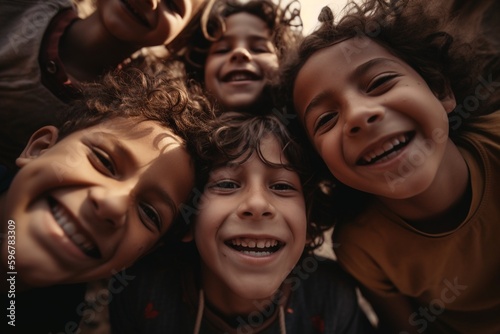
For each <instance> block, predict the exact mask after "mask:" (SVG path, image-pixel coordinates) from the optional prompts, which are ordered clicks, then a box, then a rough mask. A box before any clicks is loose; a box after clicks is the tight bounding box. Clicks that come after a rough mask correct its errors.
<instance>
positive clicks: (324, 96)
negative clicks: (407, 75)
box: [302, 58, 398, 124]
mask: <svg viewBox="0 0 500 334" xmlns="http://www.w3.org/2000/svg"><path fill="white" fill-rule="evenodd" d="M382 64H388V65H394V64H398V63H397V62H396V61H394V60H391V59H388V58H374V59H370V60H369V61H367V62H366V63H363V64H361V65H359V66H358V67H356V69H354V71H353V72H352V73H351V74H350V75H349V80H351V79H353V78H356V77H359V76H361V75H363V74H364V73H365V72H367V71H368V70H370V69H371V68H373V67H375V66H379V65H382ZM331 97H333V93H332V92H330V91H327V90H324V91H322V92H321V93H319V94H317V95H316V96H314V98H313V99H312V100H311V102H309V104H308V105H307V107H306V110H305V111H304V117H303V119H302V122H303V123H304V124H305V121H306V118H307V115H308V114H309V113H310V112H311V111H312V110H313V109H314V108H316V107H317V106H319V105H321V103H323V102H324V101H326V100H328V99H329V98H331Z"/></svg>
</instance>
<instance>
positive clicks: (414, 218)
mask: <svg viewBox="0 0 500 334" xmlns="http://www.w3.org/2000/svg"><path fill="white" fill-rule="evenodd" d="M468 186H469V170H468V168H467V164H466V162H465V160H464V158H463V156H462V154H461V153H460V151H459V150H458V147H457V146H455V144H453V142H451V140H448V145H447V149H446V151H445V154H444V156H443V160H442V163H441V165H440V166H439V168H438V172H437V174H436V176H435V177H434V180H433V182H432V183H431V184H430V186H429V187H428V188H427V189H426V190H424V191H423V192H422V193H420V194H418V195H416V196H414V197H411V198H405V199H396V200H395V199H388V198H379V200H380V201H381V202H382V203H384V205H386V206H387V207H388V208H389V209H390V210H391V211H393V212H395V213H396V214H397V215H398V216H400V217H401V218H403V219H405V220H406V221H407V222H410V224H411V225H413V226H414V227H416V228H418V229H421V227H422V226H426V227H425V228H424V230H427V231H428V232H434V233H439V232H445V231H447V230H450V229H452V228H453V227H456V226H457V225H458V224H460V223H461V222H462V221H463V219H464V218H465V216H466V215H467V213H468V209H469V206H470V196H469V195H470V190H469V191H468V189H469V187H468ZM464 213H465V214H464Z"/></svg>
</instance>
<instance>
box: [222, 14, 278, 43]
mask: <svg viewBox="0 0 500 334" xmlns="http://www.w3.org/2000/svg"><path fill="white" fill-rule="evenodd" d="M225 23H226V31H225V32H224V37H231V36H233V35H234V36H241V35H243V36H244V35H253V36H261V37H264V38H269V36H270V34H271V31H270V29H269V27H268V26H267V24H266V23H265V22H264V20H262V19H261V18H259V17H258V16H255V15H253V14H250V13H246V12H240V13H236V14H232V15H230V16H228V17H227V18H226V20H225Z"/></svg>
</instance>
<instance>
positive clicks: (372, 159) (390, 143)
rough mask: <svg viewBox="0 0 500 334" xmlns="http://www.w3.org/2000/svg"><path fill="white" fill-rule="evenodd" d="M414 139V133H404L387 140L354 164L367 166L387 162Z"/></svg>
mask: <svg viewBox="0 0 500 334" xmlns="http://www.w3.org/2000/svg"><path fill="white" fill-rule="evenodd" d="M414 137H415V132H406V133H403V134H399V135H396V136H394V137H392V138H389V139H387V140H386V141H384V142H383V143H381V145H379V146H378V147H376V148H374V149H372V150H370V151H369V152H368V153H366V154H363V156H362V157H361V158H359V159H358V161H357V162H356V164H357V165H358V166H367V165H373V164H375V163H381V162H384V161H386V160H389V159H390V158H391V157H393V156H394V155H396V154H397V152H398V151H400V150H401V149H403V148H404V147H406V146H407V145H408V144H409V143H410V142H411V141H412V140H413V138H414Z"/></svg>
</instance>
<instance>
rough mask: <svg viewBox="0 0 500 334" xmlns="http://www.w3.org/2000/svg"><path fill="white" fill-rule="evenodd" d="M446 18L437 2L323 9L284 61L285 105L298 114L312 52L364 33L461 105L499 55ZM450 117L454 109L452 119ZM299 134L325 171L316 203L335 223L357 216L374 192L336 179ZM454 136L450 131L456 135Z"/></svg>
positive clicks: (383, 1) (376, 2) (370, 0)
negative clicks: (298, 82)
mask: <svg viewBox="0 0 500 334" xmlns="http://www.w3.org/2000/svg"><path fill="white" fill-rule="evenodd" d="M431 8H432V9H433V10H434V12H433V11H431ZM445 17H446V15H444V14H443V13H440V12H438V11H436V6H430V5H429V3H428V2H426V1H422V0H365V1H362V2H360V1H357V2H356V3H355V2H353V1H351V2H350V3H348V4H347V6H346V7H345V8H344V15H343V16H342V17H341V18H340V19H339V18H336V17H335V16H334V15H333V13H332V11H331V9H330V8H328V7H325V8H323V10H322V11H321V13H320V15H319V17H318V20H319V21H320V22H322V23H321V25H320V27H319V28H318V29H317V30H316V31H314V32H313V33H312V34H310V35H309V36H307V37H305V38H304V40H303V41H302V43H301V44H300V46H299V50H298V52H297V53H296V54H293V55H290V57H288V58H287V59H286V61H285V62H284V64H282V68H281V73H280V76H281V80H280V81H281V88H280V89H281V92H280V95H281V98H282V101H286V102H283V103H284V104H286V107H287V110H288V111H290V112H292V113H294V106H293V99H292V98H290V97H291V96H292V95H293V88H294V85H295V79H296V77H297V74H298V73H299V71H300V70H301V68H302V67H303V66H304V64H305V63H306V62H307V61H308V60H309V58H310V57H311V56H312V55H313V54H314V53H316V52H317V51H319V50H322V49H324V48H327V47H329V46H332V45H334V44H337V43H340V42H342V41H344V40H346V39H350V38H355V37H364V38H369V39H370V40H372V41H374V42H375V43H377V44H379V45H381V46H382V47H384V48H386V49H387V50H388V51H389V52H391V53H392V54H394V55H395V56H396V57H398V58H400V59H402V60H403V61H405V62H406V63H407V64H409V65H410V66H411V67H412V68H413V69H415V70H416V71H417V72H418V73H419V74H420V75H421V76H422V77H423V79H424V80H425V81H426V83H427V84H428V86H429V87H430V89H431V90H432V91H433V92H434V93H435V94H436V95H437V96H438V97H443V96H444V95H445V94H446V93H447V92H448V89H450V88H451V90H452V91H453V93H454V95H455V98H456V100H457V105H460V104H461V103H462V102H463V101H465V100H466V98H468V97H470V96H475V91H474V90H475V89H476V87H477V86H478V77H479V76H480V75H485V74H486V75H488V74H491V73H493V72H489V71H490V70H491V69H492V68H493V67H491V66H492V64H493V63H495V61H496V62H498V53H496V52H495V50H494V49H492V48H491V46H490V45H489V44H488V43H487V42H486V40H484V39H482V38H480V36H478V38H476V39H474V40H473V41H468V43H466V42H465V41H463V40H462V39H460V36H458V35H457V36H452V35H451V34H450V33H447V32H445V29H444V28H445V27H447V22H445V21H444V18H445ZM368 47H369V46H368ZM497 68H498V67H497ZM496 73H498V72H496ZM495 77H496V76H495ZM332 80H334V79H332ZM496 95H498V93H497V94H496ZM485 110H487V109H486V104H484V105H483V108H477V110H476V111H475V112H476V114H477V115H479V114H481V113H485ZM452 116H453V113H452V114H450V120H451V117H452ZM457 133H458V131H457ZM297 135H298V136H301V137H303V142H304V143H306V145H308V147H309V149H308V150H307V151H308V152H311V156H310V157H309V159H311V161H313V163H314V165H315V166H316V167H315V168H316V170H317V172H318V175H321V177H320V179H319V180H318V182H319V183H320V185H321V188H322V189H323V190H324V191H323V192H322V193H320V198H319V199H318V200H317V203H318V206H320V204H319V203H325V205H326V206H325V207H323V209H324V211H322V212H324V213H325V215H327V216H330V217H331V219H332V220H335V221H337V222H341V221H349V220H351V219H353V218H354V217H355V216H356V215H357V214H358V213H359V212H361V211H362V209H363V206H364V205H366V203H367V201H368V200H369V198H370V196H369V195H368V194H366V193H362V192H360V191H358V190H355V189H351V188H349V187H347V186H345V185H343V184H341V183H339V182H336V180H334V178H333V176H332V175H331V173H330V172H329V170H328V168H327V167H326V165H325V164H324V162H323V161H322V160H321V158H320V157H319V156H318V155H317V154H316V153H315V150H314V148H313V147H312V145H311V144H310V143H307V142H308V141H307V140H305V139H304V138H306V135H305V133H304V130H303V129H299V130H298V133H297ZM455 135H456V133H451V132H450V136H451V137H452V138H453V136H455ZM328 203H329V205H328ZM332 203H334V205H332ZM328 206H329V207H330V208H328ZM332 207H335V209H333V208H332ZM320 211H321V210H320Z"/></svg>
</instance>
